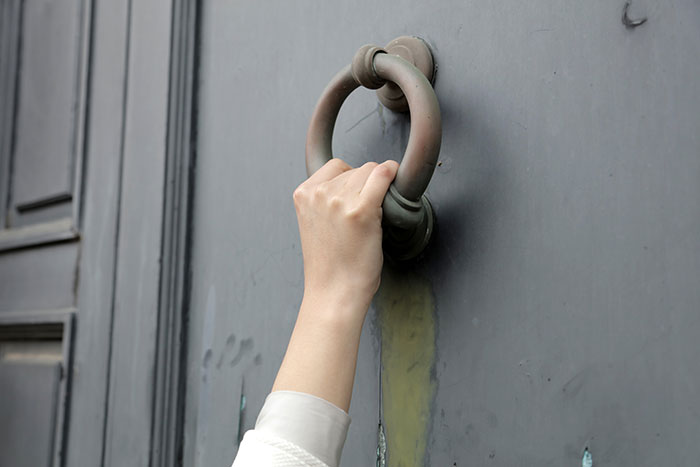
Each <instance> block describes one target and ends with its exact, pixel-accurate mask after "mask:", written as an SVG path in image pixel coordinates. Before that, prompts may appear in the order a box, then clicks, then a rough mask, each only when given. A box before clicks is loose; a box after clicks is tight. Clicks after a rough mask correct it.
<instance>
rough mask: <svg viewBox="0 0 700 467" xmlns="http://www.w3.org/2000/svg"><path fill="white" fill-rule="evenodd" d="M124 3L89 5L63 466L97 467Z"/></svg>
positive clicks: (117, 175) (118, 155)
mask: <svg viewBox="0 0 700 467" xmlns="http://www.w3.org/2000/svg"><path fill="white" fill-rule="evenodd" d="M128 10H129V7H128V2H112V1H108V0H97V1H96V2H95V4H94V13H93V15H92V18H93V34H92V43H91V47H92V53H91V69H90V76H91V83H90V89H91V93H90V100H89V112H88V115H89V118H88V120H87V123H86V124H87V127H88V128H89V132H88V137H87V140H86V147H85V151H86V154H87V160H88V163H87V164H86V170H85V185H84V190H85V192H84V198H83V199H84V205H83V210H82V220H81V231H82V239H81V255H80V269H79V270H80V277H79V287H78V290H79V295H78V309H79V311H78V312H77V318H76V333H75V355H74V364H73V370H72V371H73V374H72V377H73V381H72V397H71V404H70V415H69V417H68V420H69V427H68V435H67V438H68V439H67V444H66V465H69V466H73V465H75V466H78V465H85V466H88V465H95V466H98V465H102V458H103V451H104V429H105V426H106V420H107V416H108V411H107V387H108V383H109V355H110V348H111V336H112V318H113V303H114V302H113V300H114V277H115V267H116V266H115V257H116V254H117V253H116V244H117V230H118V225H119V217H120V216H119V195H120V190H121V184H120V183H121V161H122V136H123V119H124V99H125V87H126V81H125V79H126V60H127V45H128V42H127V36H128V24H129V16H128Z"/></svg>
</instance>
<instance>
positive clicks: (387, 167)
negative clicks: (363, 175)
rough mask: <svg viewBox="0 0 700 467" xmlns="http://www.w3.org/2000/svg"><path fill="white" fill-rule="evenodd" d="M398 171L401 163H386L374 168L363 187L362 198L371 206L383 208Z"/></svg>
mask: <svg viewBox="0 0 700 467" xmlns="http://www.w3.org/2000/svg"><path fill="white" fill-rule="evenodd" d="M397 170H399V163H398V162H396V161H386V162H384V163H382V164H379V165H378V166H376V167H374V168H373V170H372V172H371V173H370V174H369V177H367V181H366V182H365V184H364V186H363V187H362V191H361V192H360V197H361V198H363V199H364V200H365V201H366V202H368V203H369V204H371V205H374V206H381V205H382V201H384V196H385V195H386V192H387V190H389V185H391V182H392V181H394V177H396V171H397Z"/></svg>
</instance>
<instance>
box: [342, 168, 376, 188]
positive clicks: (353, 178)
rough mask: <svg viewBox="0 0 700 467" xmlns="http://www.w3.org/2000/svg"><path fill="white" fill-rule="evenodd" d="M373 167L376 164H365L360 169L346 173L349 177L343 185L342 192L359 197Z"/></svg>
mask: <svg viewBox="0 0 700 467" xmlns="http://www.w3.org/2000/svg"><path fill="white" fill-rule="evenodd" d="M375 167H377V163H376V162H367V163H366V164H364V165H362V167H359V168H357V169H354V170H351V171H349V172H346V173H347V174H349V177H348V178H347V180H346V181H345V183H344V191H346V192H348V193H353V194H355V195H359V194H360V192H361V191H362V188H363V187H364V186H365V183H367V179H368V178H369V176H370V174H371V173H372V171H373V170H374V168H375Z"/></svg>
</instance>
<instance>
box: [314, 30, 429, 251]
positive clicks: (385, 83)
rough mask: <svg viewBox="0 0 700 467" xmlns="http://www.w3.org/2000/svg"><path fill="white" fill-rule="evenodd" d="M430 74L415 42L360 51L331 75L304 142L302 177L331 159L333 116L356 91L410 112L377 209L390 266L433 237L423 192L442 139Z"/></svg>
mask: <svg viewBox="0 0 700 467" xmlns="http://www.w3.org/2000/svg"><path fill="white" fill-rule="evenodd" d="M434 70H435V66H434V62H433V57H432V54H431V52H430V49H429V48H428V46H427V45H426V44H425V42H423V41H422V40H421V39H419V38H417V37H408V36H402V37H399V38H397V39H394V40H393V41H391V42H390V43H389V44H388V45H387V46H386V47H384V48H380V47H377V46H374V45H365V46H363V47H361V48H360V49H359V50H358V51H357V53H356V54H355V57H354V58H353V60H352V64H351V65H348V66H346V67H345V68H343V69H342V70H341V71H340V72H339V73H338V74H336V75H335V76H334V77H333V79H332V80H331V82H330V83H329V84H328V86H326V89H325V90H324V91H323V93H322V94H321V97H320V99H319V101H318V103H317V104H316V108H315V109H314V113H313V115H312V117H311V123H310V124H309V130H308V133H307V136H306V171H307V174H308V175H309V176H310V175H311V174H313V173H314V172H316V171H317V170H318V169H320V168H321V167H322V166H323V165H324V164H325V163H326V162H328V161H329V160H330V159H331V158H332V157H333V155H332V150H331V145H332V139H333V128H334V126H335V121H336V119H337V117H338V112H339V111H340V107H341V106H342V105H343V102H344V101H345V99H346V98H347V97H348V95H350V93H351V92H352V91H354V90H355V89H356V88H357V87H359V86H363V87H366V88H369V89H379V90H378V91H377V95H378V98H379V100H380V102H381V103H382V104H383V105H384V106H385V107H387V108H389V109H391V110H394V111H398V112H404V111H407V110H408V111H410V114H411V132H410V136H409V138H408V143H407V145H406V151H405V153H404V156H403V159H402V160H401V162H400V165H399V170H398V172H397V174H396V178H395V179H394V182H393V183H392V184H391V187H390V188H389V191H388V192H387V194H386V197H385V198H384V203H383V204H382V209H383V229H384V250H385V252H386V253H387V254H388V255H389V256H390V257H391V258H393V259H395V260H408V259H411V258H414V257H415V256H417V255H418V254H419V253H420V252H421V251H423V249H424V248H425V246H426V245H427V244H428V242H429V241H430V237H431V235H432V232H433V227H434V215H433V210H432V207H431V206H430V202H429V201H428V199H427V198H426V197H425V195H424V192H425V190H426V188H427V187H428V183H430V179H431V177H432V175H433V171H434V170H435V165H436V164H437V158H438V154H439V153H440V142H441V139H442V123H441V118H440V107H439V105H438V101H437V98H436V97H435V92H434V91H433V87H432V84H431V81H432V79H433V76H434Z"/></svg>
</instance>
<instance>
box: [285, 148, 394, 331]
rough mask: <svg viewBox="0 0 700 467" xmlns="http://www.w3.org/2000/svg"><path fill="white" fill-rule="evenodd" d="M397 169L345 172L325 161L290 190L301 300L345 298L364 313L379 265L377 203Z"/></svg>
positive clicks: (373, 165) (372, 164)
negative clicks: (299, 250) (302, 285)
mask: <svg viewBox="0 0 700 467" xmlns="http://www.w3.org/2000/svg"><path fill="white" fill-rule="evenodd" d="M397 170H398V163H397V162H395V161H387V162H384V163H383V164H377V163H375V162H368V163H367V164H365V165H363V166H362V167H360V168H357V169H351V168H350V166H348V165H347V164H346V163H345V162H343V161H342V160H340V159H331V160H330V161H328V162H327V163H326V164H325V165H324V166H323V167H322V168H321V169H319V170H318V171H317V172H316V173H314V174H313V175H312V176H311V177H310V178H309V179H308V180H306V181H305V182H304V183H302V184H301V185H300V186H299V187H298V188H297V189H296V190H295V192H294V204H295V207H296V211H297V218H298V221H299V233H300V235H301V247H302V251H303V256H304V283H305V298H308V297H309V295H311V296H312V297H323V298H324V301H325V302H328V301H329V300H325V299H327V298H329V297H334V298H335V299H336V300H337V301H342V300H345V299H350V300H353V301H356V302H355V303H357V304H358V305H362V306H360V307H359V308H360V309H362V308H363V307H364V311H365V312H366V311H367V310H366V308H367V307H369V303H370V302H371V300H372V297H373V296H374V294H375V292H376V291H377V289H378V287H379V281H380V276H381V270H382V264H383V255H382V202H383V200H384V196H385V194H386V192H387V190H388V189H389V185H390V184H391V182H392V181H393V180H394V177H395V176H396V171H397ZM331 301H332V300H331ZM362 317H363V318H364V315H363V316H362Z"/></svg>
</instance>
